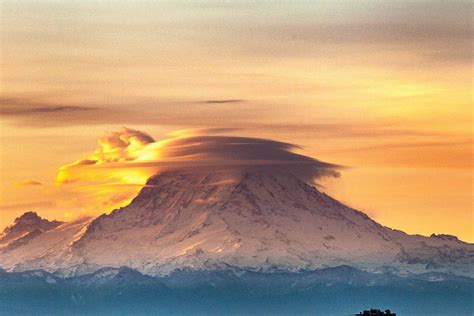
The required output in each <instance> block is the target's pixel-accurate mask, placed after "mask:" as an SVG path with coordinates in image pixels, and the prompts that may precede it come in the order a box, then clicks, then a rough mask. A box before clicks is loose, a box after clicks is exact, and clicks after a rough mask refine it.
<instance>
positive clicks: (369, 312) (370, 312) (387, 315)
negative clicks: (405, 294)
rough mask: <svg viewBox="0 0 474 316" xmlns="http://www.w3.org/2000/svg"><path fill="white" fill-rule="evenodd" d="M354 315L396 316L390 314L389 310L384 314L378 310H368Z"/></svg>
mask: <svg viewBox="0 0 474 316" xmlns="http://www.w3.org/2000/svg"><path fill="white" fill-rule="evenodd" d="M356 315H363V316H397V314H395V313H392V312H391V311H390V310H389V309H386V310H385V312H382V311H381V310H380V309H370V310H366V311H363V312H360V313H359V314H356Z"/></svg>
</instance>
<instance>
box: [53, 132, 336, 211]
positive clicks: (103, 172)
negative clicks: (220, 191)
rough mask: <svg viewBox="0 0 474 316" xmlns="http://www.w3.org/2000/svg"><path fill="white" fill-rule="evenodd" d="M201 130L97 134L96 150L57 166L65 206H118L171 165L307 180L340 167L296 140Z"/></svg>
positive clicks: (325, 174)
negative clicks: (305, 151)
mask: <svg viewBox="0 0 474 316" xmlns="http://www.w3.org/2000/svg"><path fill="white" fill-rule="evenodd" d="M202 132H209V133H210V132H212V131H211V130H205V131H203V130H198V131H190V130H187V131H180V132H175V133H172V134H170V136H168V138H166V139H164V140H161V141H155V140H154V139H153V138H152V137H151V136H150V135H148V134H146V133H144V132H141V131H137V130H133V129H129V128H122V129H121V130H120V131H117V132H113V133H110V134H108V135H106V136H104V137H101V138H99V139H98V145H99V146H98V148H97V149H96V150H95V151H94V153H92V154H91V155H90V156H88V157H86V158H85V159H81V160H77V161H75V162H73V163H71V164H68V165H65V166H63V167H61V168H60V169H59V172H58V175H57V178H56V184H57V186H58V188H59V189H60V190H62V191H63V193H64V195H65V196H68V197H72V198H68V199H67V201H65V202H66V204H65V205H64V206H67V203H71V202H73V203H78V204H80V205H85V206H86V207H89V208H91V209H94V210H104V208H113V207H117V206H120V205H122V204H125V203H127V202H128V201H129V200H131V199H132V198H133V197H135V196H136V194H137V192H138V190H140V189H141V188H142V187H143V186H144V185H146V182H147V180H148V179H149V178H150V177H151V176H153V175H156V174H158V173H160V172H163V171H166V170H170V169H186V170H198V169H206V168H211V169H212V170H215V169H217V168H218V169H219V170H232V171H236V170H237V171H241V170H246V169H248V168H258V169H259V170H261V169H263V168H276V169H285V170H290V171H292V172H293V173H294V174H296V175H298V176H300V177H301V178H303V179H305V180H307V181H313V180H314V179H317V178H320V177H324V176H338V175H339V173H338V171H337V169H339V168H340V166H337V165H333V164H330V163H326V162H322V161H319V160H316V159H313V158H310V157H307V156H303V155H300V154H297V153H294V152H293V150H294V149H297V148H298V147H297V146H295V145H293V144H289V143H284V142H278V141H273V140H269V139H259V138H249V137H235V136H217V135H202V134H201V133H202ZM215 132H219V131H215Z"/></svg>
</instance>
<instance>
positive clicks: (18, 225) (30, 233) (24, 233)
mask: <svg viewBox="0 0 474 316" xmlns="http://www.w3.org/2000/svg"><path fill="white" fill-rule="evenodd" d="M61 224H62V222H59V221H51V222H50V221H48V220H47V219H43V218H41V217H39V216H38V214H36V213H35V212H26V213H24V214H23V215H22V216H20V217H17V218H16V219H15V221H14V222H13V224H12V225H10V226H8V227H7V228H5V230H4V231H3V233H2V234H0V247H2V246H8V247H9V249H13V248H15V247H18V246H20V245H22V244H25V243H27V242H28V241H29V240H31V239H33V238H35V237H37V236H39V235H41V234H42V233H44V232H46V231H48V230H51V229H53V228H55V227H57V226H59V225H61Z"/></svg>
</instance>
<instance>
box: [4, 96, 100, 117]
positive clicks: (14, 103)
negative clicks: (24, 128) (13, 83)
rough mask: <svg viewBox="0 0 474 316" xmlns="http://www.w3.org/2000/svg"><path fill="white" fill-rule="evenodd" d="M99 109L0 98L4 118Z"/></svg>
mask: <svg viewBox="0 0 474 316" xmlns="http://www.w3.org/2000/svg"><path fill="white" fill-rule="evenodd" d="M98 109H99V108H96V107H89V106H78V105H61V104H59V105H58V104H54V103H45V102H31V100H29V99H24V98H16V97H11V98H7V97H3V98H0V114H1V115H6V116H25V115H42V114H49V113H52V114H60V113H69V112H88V111H96V110H98Z"/></svg>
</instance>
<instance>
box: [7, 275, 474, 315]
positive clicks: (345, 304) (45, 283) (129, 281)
mask: <svg viewBox="0 0 474 316" xmlns="http://www.w3.org/2000/svg"><path fill="white" fill-rule="evenodd" d="M473 291H474V280H473V279H459V280H454V279H445V280H437V281H428V280H424V279H417V278H410V277H400V276H396V275H393V274H389V273H386V274H374V273H368V272H365V271H361V270H359V269H355V268H352V267H349V266H338V267H333V268H326V269H320V270H313V271H300V272H273V273H264V272H255V271H247V270H242V269H238V268H229V267H226V268H224V269H214V270H207V271H198V270H189V269H183V270H175V271H173V273H171V274H169V275H166V276H161V277H160V276H158V277H151V276H147V275H143V274H141V273H139V272H137V271H134V270H132V269H130V268H127V267H120V268H101V269H99V270H97V271H95V272H93V273H90V274H85V275H81V276H75V277H69V278H59V277H57V276H56V275H55V274H52V273H48V272H45V271H43V270H35V271H27V272H10V273H7V272H5V271H2V270H0V315H17V314H20V315H23V314H34V315H37V314H46V315H64V314H73V315H89V314H94V315H97V314H99V315H117V314H119V315H128V314H130V315H132V314H133V315H137V314H139V315H157V314H172V315H191V314H192V315H194V314H199V315H222V314H225V315H262V314H271V315H350V314H354V313H355V312H357V311H361V310H363V309H365V308H368V307H371V306H372V307H373V306H377V307H381V308H391V309H392V310H395V311H397V314H398V315H471V314H472V312H474V306H473V304H472V292H473Z"/></svg>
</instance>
